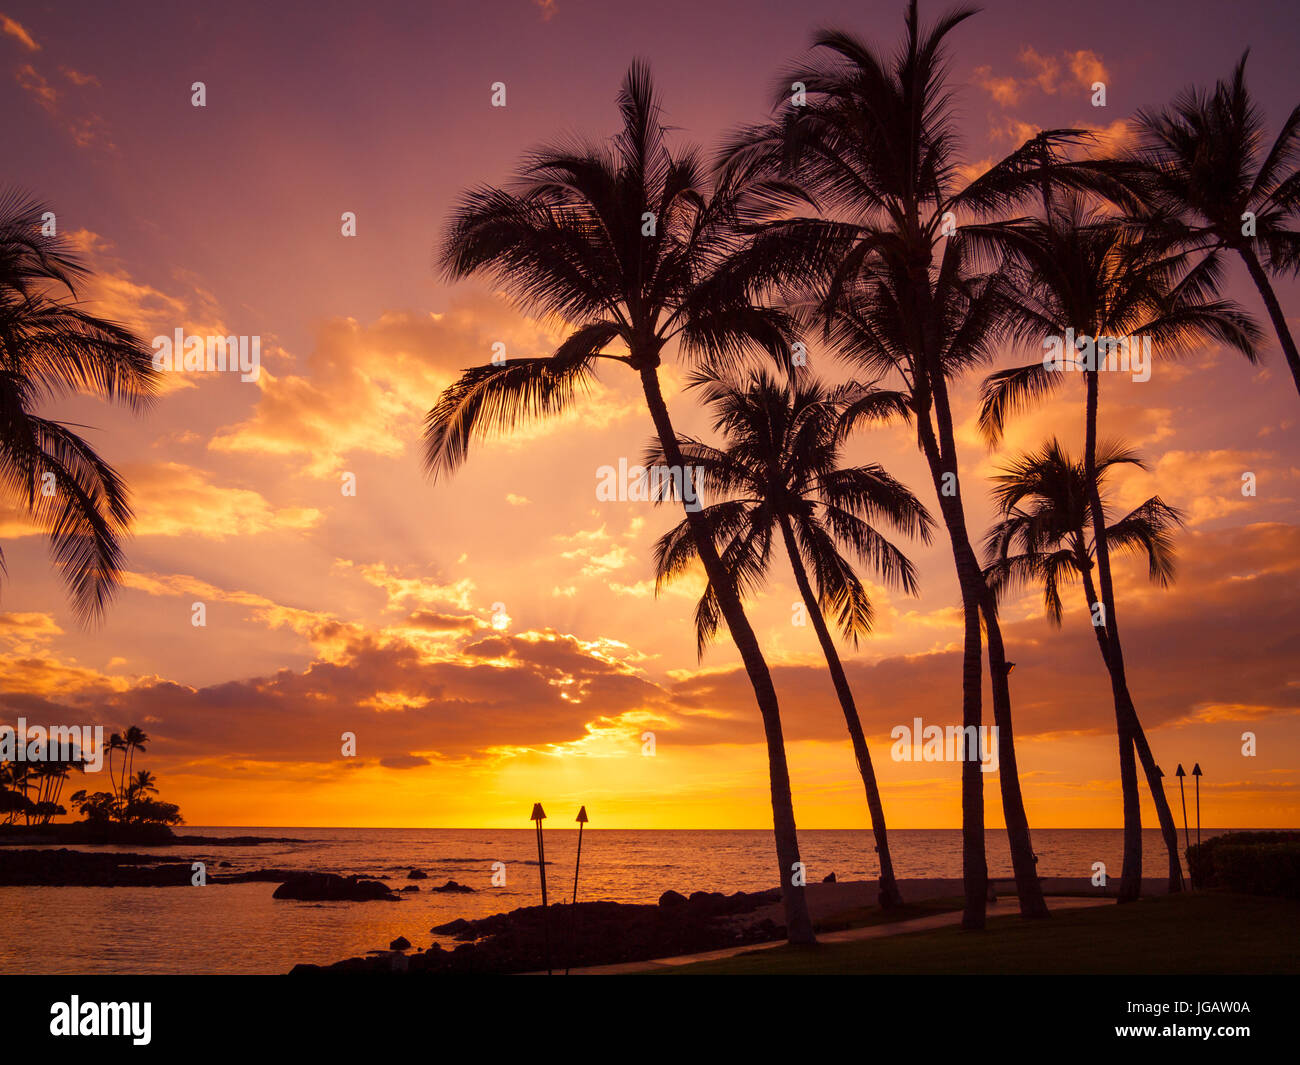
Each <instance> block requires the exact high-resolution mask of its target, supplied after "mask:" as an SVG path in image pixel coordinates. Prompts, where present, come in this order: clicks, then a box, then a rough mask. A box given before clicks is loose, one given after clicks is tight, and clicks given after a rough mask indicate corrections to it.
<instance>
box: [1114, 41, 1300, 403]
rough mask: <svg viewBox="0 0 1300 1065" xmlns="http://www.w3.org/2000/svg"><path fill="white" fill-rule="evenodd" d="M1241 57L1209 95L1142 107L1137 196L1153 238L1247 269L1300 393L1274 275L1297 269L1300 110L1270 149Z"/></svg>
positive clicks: (1299, 369) (1298, 355)
mask: <svg viewBox="0 0 1300 1065" xmlns="http://www.w3.org/2000/svg"><path fill="white" fill-rule="evenodd" d="M1249 54H1250V53H1249V51H1247V52H1246V53H1243V55H1242V57H1241V59H1240V60H1239V61H1238V63H1237V66H1236V68H1235V69H1234V70H1233V73H1232V77H1231V78H1230V79H1229V80H1227V81H1219V82H1217V83H1216V84H1215V87H1214V91H1213V92H1212V93H1210V92H1205V91H1203V90H1201V89H1198V88H1189V89H1186V90H1184V91H1183V92H1182V93H1180V94H1179V95H1178V97H1177V98H1176V99H1175V100H1174V101H1173V103H1172V104H1171V105H1170V106H1169V107H1166V108H1164V109H1162V110H1157V111H1152V110H1145V111H1139V112H1138V114H1137V120H1136V122H1137V133H1138V145H1137V147H1136V148H1135V149H1134V150H1133V151H1132V152H1131V153H1129V154H1128V156H1127V158H1126V159H1125V160H1123V163H1124V164H1125V165H1128V164H1131V163H1134V162H1136V163H1137V176H1138V182H1137V190H1138V193H1139V195H1140V196H1141V198H1142V199H1143V200H1144V201H1145V204H1146V206H1147V207H1148V208H1149V212H1148V213H1146V214H1145V215H1144V216H1143V222H1144V224H1145V226H1146V227H1147V230H1148V235H1149V236H1150V237H1151V238H1153V239H1173V240H1176V241H1178V242H1179V243H1181V244H1182V245H1183V246H1184V247H1187V248H1192V249H1196V250H1197V251H1201V252H1204V253H1205V255H1206V257H1207V258H1208V259H1209V260H1210V261H1211V262H1215V263H1216V264H1217V261H1218V259H1219V258H1220V257H1221V256H1222V255H1223V254H1224V253H1225V252H1235V253H1236V254H1237V255H1238V256H1240V258H1241V260H1242V262H1244V263H1245V264H1246V269H1247V270H1248V271H1249V273H1250V278H1251V280H1252V281H1253V282H1254V283H1255V287H1256V288H1257V289H1258V290H1259V294H1260V296H1261V298H1262V299H1263V300H1264V306H1265V307H1266V308H1267V309H1268V316H1269V319H1270V320H1271V321H1272V323H1273V328H1274V330H1276V332H1277V339H1278V342H1279V344H1281V346H1282V352H1283V354H1284V355H1285V357H1286V362H1287V366H1288V368H1289V369H1290V371H1291V376H1292V378H1293V379H1294V381H1295V386H1296V390H1297V391H1298V392H1300V351H1297V349H1296V342H1295V338H1294V337H1293V336H1292V335H1291V330H1290V328H1289V327H1288V326H1287V322H1286V315H1285V313H1284V312H1283V310H1282V305H1281V303H1279V302H1278V298H1277V294H1276V293H1275V292H1274V291H1273V285H1272V282H1271V281H1270V280H1269V275H1270V274H1281V275H1290V276H1295V275H1296V273H1297V272H1300V232H1298V231H1297V230H1296V228H1295V225H1296V220H1297V211H1300V170H1297V168H1296V163H1297V161H1298V160H1300V106H1297V107H1296V108H1294V109H1293V110H1292V111H1291V114H1290V115H1288V116H1287V119H1286V121H1285V122H1283V123H1282V128H1281V130H1280V131H1279V133H1278V135H1277V139H1276V140H1275V141H1274V142H1273V144H1272V146H1271V147H1269V148H1268V150H1267V151H1265V150H1264V146H1265V144H1266V140H1265V134H1264V116H1263V114H1262V112H1261V111H1260V109H1259V106H1258V105H1257V104H1256V103H1255V101H1254V99H1253V98H1252V97H1251V94H1250V91H1249V90H1248V89H1247V87H1246V57H1247V56H1248V55H1249Z"/></svg>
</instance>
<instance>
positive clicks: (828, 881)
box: [822, 873, 836, 884]
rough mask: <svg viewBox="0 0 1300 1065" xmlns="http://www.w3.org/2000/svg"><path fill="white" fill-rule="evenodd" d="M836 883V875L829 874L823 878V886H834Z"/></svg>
mask: <svg viewBox="0 0 1300 1065" xmlns="http://www.w3.org/2000/svg"><path fill="white" fill-rule="evenodd" d="M835 882H836V881H835V874H834V873H828V874H827V875H826V876H824V877H822V883H823V884H834V883H835Z"/></svg>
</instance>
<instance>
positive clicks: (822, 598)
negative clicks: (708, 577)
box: [647, 371, 933, 909]
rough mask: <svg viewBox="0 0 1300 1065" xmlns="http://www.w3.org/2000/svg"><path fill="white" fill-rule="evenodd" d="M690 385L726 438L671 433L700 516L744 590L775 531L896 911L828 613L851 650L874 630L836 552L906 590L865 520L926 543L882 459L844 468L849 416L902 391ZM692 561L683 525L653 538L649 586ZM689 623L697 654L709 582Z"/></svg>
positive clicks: (890, 404)
mask: <svg viewBox="0 0 1300 1065" xmlns="http://www.w3.org/2000/svg"><path fill="white" fill-rule="evenodd" d="M692 384H693V385H694V386H695V387H696V388H698V389H699V390H700V392H701V394H702V396H703V399H704V402H705V403H706V405H707V406H708V407H709V408H710V410H711V411H712V412H713V424H714V428H715V429H716V430H718V431H719V432H720V433H722V434H723V445H722V447H721V448H714V447H711V446H709V445H708V444H705V443H703V442H702V441H700V440H696V439H693V438H691V437H680V438H679V448H680V451H681V454H682V455H683V457H684V458H685V460H686V462H687V464H688V465H689V466H690V467H692V468H693V469H694V470H696V471H697V473H698V474H699V476H700V479H701V482H702V484H703V485H704V487H705V488H706V489H707V490H708V491H709V494H710V497H713V498H717V499H719V500H720V501H719V502H717V503H714V504H712V505H711V506H709V507H706V508H705V510H704V517H705V519H706V520H707V522H708V524H709V527H710V528H711V529H712V530H713V533H714V536H715V538H717V539H719V540H720V541H722V542H723V546H722V548H721V556H722V562H723V566H724V567H725V568H726V570H727V572H728V573H729V574H731V577H732V582H733V583H734V584H735V586H736V587H737V589H738V590H739V591H741V593H742V594H744V593H745V592H747V591H749V590H751V589H752V588H754V587H755V586H756V585H758V584H759V583H761V582H762V581H763V579H764V578H765V576H766V574H767V570H768V568H769V564H770V561H771V552H772V541H773V538H774V537H779V539H780V540H781V542H782V544H783V545H784V547H785V551H786V555H787V557H788V558H789V560H790V566H791V568H792V570H793V572H794V578H795V584H796V586H797V587H798V589H799V595H800V597H801V598H802V599H803V603H804V607H805V609H806V611H807V616H808V617H809V618H810V619H811V621H812V626H813V630H814V631H815V632H816V634H817V641H818V643H819V644H820V645H821V648H822V653H823V654H824V655H825V657H826V665H827V667H828V669H829V670H830V674H831V681H832V683H833V685H834V687H835V693H836V695H837V696H838V698H839V702H840V708H841V710H842V711H843V713H844V722H845V724H846V725H847V726H848V730H849V737H850V739H851V741H852V744H853V754H854V757H855V758H856V760H857V764H858V772H859V774H860V775H861V777H862V784H863V787H864V788H865V790H866V794H867V807H868V809H869V811H870V814H871V829H872V832H873V834H874V836H875V840H876V854H877V857H878V859H879V862H880V892H879V900H880V904H881V906H882V907H883V908H886V909H889V908H893V907H897V906H899V905H901V904H902V901H903V899H902V895H901V894H900V893H899V890H898V883H897V881H896V879H895V877H894V865H893V860H892V859H891V857H890V853H889V838H888V834H887V831H886V827H885V811H884V806H883V804H882V803H881V801H880V789H879V787H878V785H877V783H876V773H875V769H874V768H873V766H872V764H871V752H870V751H869V750H868V749H867V739H866V736H865V735H864V733H863V731H862V720H861V718H860V717H859V716H858V709H857V705H856V704H855V702H854V699H853V691H852V689H851V688H850V686H849V681H848V677H847V676H846V675H845V673H844V666H843V663H842V662H841V661H840V656H839V652H838V651H837V650H836V648H835V640H834V637H833V636H832V635H831V632H830V629H829V628H828V627H827V624H826V616H833V617H834V618H835V621H836V623H837V625H838V627H839V629H840V632H841V633H842V635H843V637H844V638H845V639H846V640H850V641H852V643H853V645H854V646H855V647H856V646H857V643H858V638H859V637H860V636H862V635H865V634H866V633H869V632H870V631H871V625H872V621H873V617H874V611H873V608H872V605H871V600H870V598H869V596H868V594H867V590H866V588H865V587H864V585H863V584H862V581H861V580H860V579H859V578H858V575H857V574H856V573H855V572H854V569H853V565H852V563H851V562H850V561H849V560H848V559H847V558H845V557H844V554H843V553H842V549H844V548H847V549H848V550H850V551H851V552H852V553H853V554H854V555H856V557H857V558H858V560H859V561H860V562H862V563H864V564H866V565H868V566H870V567H871V568H872V569H873V570H874V571H875V572H876V573H878V574H879V575H880V576H881V578H882V579H883V580H884V581H885V582H886V584H889V585H893V586H895V587H899V588H902V589H903V590H904V591H906V592H908V593H911V594H915V591H916V576H915V572H914V570H913V567H912V563H911V561H910V560H909V559H908V558H907V556H906V555H904V554H903V553H902V552H901V551H900V550H899V549H898V548H897V547H895V546H894V545H893V544H892V543H890V541H889V540H888V539H886V538H885V537H884V536H883V535H882V534H881V533H880V532H879V531H877V529H876V528H875V527H874V526H873V525H872V522H873V521H876V522H879V521H885V522H888V523H889V524H891V525H893V526H894V527H895V528H897V529H899V530H900V531H902V532H904V533H905V534H907V535H909V536H919V537H921V539H922V540H923V541H924V542H926V543H929V542H930V537H931V528H932V526H933V521H932V519H931V518H930V515H929V513H928V512H927V511H926V509H925V508H924V507H923V506H922V505H921V504H920V503H919V502H918V501H917V499H916V497H915V496H913V495H912V493H911V492H910V491H908V489H907V488H906V487H905V486H904V485H902V484H900V483H899V482H898V481H896V480H895V479H894V478H893V477H891V476H890V475H889V474H888V473H886V472H885V470H884V469H883V468H882V467H880V466H879V465H875V464H871V465H866V466H845V465H843V464H842V457H843V449H844V444H845V440H846V437H847V435H848V432H849V430H851V428H852V427H853V424H854V422H855V421H857V420H859V419H863V418H883V417H888V416H890V415H896V414H898V413H900V411H901V410H903V400H902V397H900V396H899V395H898V394H897V393H892V392H882V391H877V390H876V389H872V388H867V387H864V386H861V385H857V384H848V385H841V386H839V387H836V388H831V387H828V386H827V385H825V384H823V383H822V382H820V381H818V380H816V379H815V378H812V377H810V376H807V375H805V374H803V373H800V374H799V379H798V380H797V381H796V382H795V383H793V384H789V385H783V384H780V383H778V382H777V381H776V380H774V379H773V378H772V377H770V376H769V375H768V374H767V373H765V372H762V371H754V372H753V373H751V374H750V375H749V377H748V379H747V380H745V381H743V382H734V381H728V380H725V379H722V378H719V377H717V376H715V375H712V374H698V375H696V376H695V378H694V379H693V381H692ZM664 460H665V456H664V455H663V452H662V449H659V448H654V449H652V451H651V452H650V453H649V455H648V456H647V465H648V466H650V467H651V468H653V467H655V466H662V465H663V463H664ZM697 558H698V554H697V552H696V548H695V537H694V534H693V531H692V529H691V526H690V524H689V523H688V522H685V521H683V522H681V523H680V524H679V525H678V526H677V527H676V528H674V529H673V530H672V531H670V532H669V533H667V534H666V535H665V536H664V537H662V538H661V539H660V541H659V543H658V544H657V545H656V548H655V578H656V591H658V590H659V589H660V588H662V587H663V585H664V584H665V583H666V582H668V581H670V580H672V579H673V578H674V577H676V576H678V575H680V574H681V573H682V572H683V571H685V570H686V569H687V568H688V567H689V566H692V565H693V564H694V562H695V560H696V559H697ZM810 571H811V574H812V577H811V579H809V572H810ZM814 584H815V585H816V590H815V591H814V588H813V586H814ZM695 618H696V631H697V636H698V646H699V650H700V654H701V655H703V652H704V648H705V646H706V645H707V644H708V643H709V642H710V641H712V640H713V639H714V638H715V636H716V635H717V632H718V627H719V625H720V623H721V620H722V619H721V614H720V612H719V608H718V597H717V594H716V592H715V591H714V588H713V585H712V584H709V585H708V587H707V588H706V590H705V593H704V596H703V598H702V599H701V600H700V603H699V606H698V608H697V609H696V612H695Z"/></svg>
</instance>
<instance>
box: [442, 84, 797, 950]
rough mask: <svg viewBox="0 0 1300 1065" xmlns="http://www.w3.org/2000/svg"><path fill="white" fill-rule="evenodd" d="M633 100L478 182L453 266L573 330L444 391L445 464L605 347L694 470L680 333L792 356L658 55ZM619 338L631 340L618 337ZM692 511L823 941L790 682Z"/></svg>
mask: <svg viewBox="0 0 1300 1065" xmlns="http://www.w3.org/2000/svg"><path fill="white" fill-rule="evenodd" d="M619 108H620V110H621V112H622V116H623V129H622V130H621V131H620V132H619V133H618V134H616V135H615V136H614V137H613V138H612V139H611V141H610V142H609V144H608V145H604V146H602V145H588V144H581V143H574V144H568V145H561V146H557V147H547V148H542V149H539V150H537V151H535V152H533V153H532V154H531V155H529V156H528V157H527V160H526V162H525V163H524V165H523V167H522V169H521V171H520V173H519V175H518V180H517V184H516V187H515V188H513V189H501V188H493V187H481V188H477V189H474V190H472V191H470V192H469V193H467V194H466V195H465V197H464V199H463V200H462V202H461V203H460V205H459V207H458V208H457V211H456V214H455V218H454V220H453V222H452V225H451V231H450V233H449V234H448V235H447V237H446V240H445V242H444V245H443V249H442V254H441V262H442V265H443V268H444V269H445V271H446V273H447V274H448V276H449V277H451V278H456V279H459V278H465V277H469V276H471V275H478V274H481V275H485V276H487V277H490V278H492V279H494V280H495V281H496V282H497V283H499V284H500V285H501V287H502V288H503V289H505V290H506V291H507V292H508V293H509V294H511V295H512V296H513V297H514V299H515V301H516V302H517V304H518V305H519V306H520V307H521V308H523V309H525V310H527V311H541V312H544V313H545V314H547V315H550V316H551V317H552V318H554V319H557V320H559V321H562V322H563V323H564V324H565V326H566V328H567V329H570V332H569V335H568V337H567V339H565V340H564V341H563V343H561V344H560V346H559V347H558V348H557V349H556V351H555V352H554V354H552V355H550V356H549V357H545V358H518V359H510V360H508V361H506V362H503V363H501V364H500V365H485V366H479V367H475V368H473V369H469V370H466V371H464V373H463V374H462V376H461V377H460V379H459V380H458V381H457V382H455V383H454V384H452V385H451V386H450V387H449V388H447V389H446V390H445V391H444V392H443V394H442V395H441V396H440V397H439V399H438V401H437V404H436V405H435V406H434V408H433V409H432V410H431V411H430V413H429V416H428V421H427V424H426V430H425V445H426V452H425V457H426V462H427V468H428V470H429V472H430V474H431V475H433V476H435V477H436V476H437V475H438V474H440V473H442V472H446V471H450V470H453V469H455V468H456V467H457V466H459V465H460V464H461V463H462V462H463V461H464V460H465V458H466V454H467V451H468V448H469V444H470V441H471V439H472V438H474V437H475V436H483V435H490V434H492V433H493V432H509V431H510V430H511V429H513V428H514V427H515V425H516V424H518V423H519V422H520V421H523V420H526V419H529V418H534V417H541V416H546V415H553V414H557V413H559V412H561V411H563V410H565V409H566V408H569V407H571V406H572V405H573V404H574V403H575V401H576V400H577V398H578V397H579V395H580V394H581V393H583V392H584V391H585V390H586V389H587V388H588V386H589V385H590V384H591V382H592V380H593V379H594V377H595V375H596V369H597V364H598V362H600V361H602V360H603V361H605V362H608V363H613V364H621V365H623V366H626V367H628V368H630V369H631V370H633V371H634V372H635V373H636V374H637V376H638V379H639V381H640V384H641V387H642V391H643V393H644V396H645V401H646V405H647V407H648V409H649V412H650V416H651V419H652V420H653V422H654V426H655V430H656V432H657V434H658V437H659V440H660V442H661V445H662V447H663V450H664V454H665V455H666V456H667V457H668V458H669V460H670V463H671V465H672V466H673V467H675V468H676V469H678V470H679V471H680V470H681V467H682V463H683V460H682V456H681V454H680V453H679V451H678V447H677V436H676V433H675V432H674V431H673V426H672V421H671V419H670V418H669V414H668V408H667V406H666V405H665V403H664V398H663V393H662V391H661V389H660V383H659V373H658V368H659V365H660V361H661V358H662V356H663V353H664V350H665V348H666V347H668V345H669V344H670V342H672V341H676V344H677V347H678V349H679V350H680V351H681V353H682V354H684V355H686V356H687V357H689V358H695V359H702V360H704V361H707V362H709V363H718V364H723V365H725V364H733V363H736V362H738V361H739V360H741V359H743V358H745V357H746V356H747V355H748V354H749V351H750V350H751V348H752V347H753V346H755V345H757V346H760V347H762V348H765V349H766V350H767V351H768V352H770V353H771V354H773V355H774V356H778V357H788V352H789V344H790V343H791V340H792V337H793V333H792V329H791V323H790V322H789V320H788V319H787V318H786V316H785V315H783V314H780V313H778V312H775V311H771V310H767V309H764V308H761V307H758V306H756V305H755V304H754V301H753V299H752V298H751V297H752V293H751V291H749V290H748V289H747V288H746V287H745V285H743V284H741V283H738V281H737V279H736V276H735V275H734V273H733V271H732V270H731V269H730V268H729V262H728V260H729V256H730V254H731V253H732V252H733V251H734V250H735V247H736V245H737V244H738V243H739V239H740V238H739V236H738V226H739V225H740V224H741V223H742V222H743V221H744V220H745V219H746V218H747V216H748V215H747V212H748V210H749V207H748V205H747V202H746V200H745V198H744V197H743V196H742V195H740V194H738V192H737V190H735V189H734V188H729V187H726V186H720V187H715V188H714V189H713V190H712V192H710V190H709V189H708V188H707V183H706V181H705V168H704V166H703V164H702V162H701V160H700V157H699V154H698V153H697V152H696V151H694V150H687V151H684V152H680V153H674V152H672V151H670V150H669V148H668V146H667V144H666V143H665V131H664V128H663V126H662V124H661V120H660V109H659V104H658V102H657V100H656V98H655V95H654V91H653V87H652V83H651V78H650V73H649V70H648V68H647V67H646V66H645V65H644V64H642V63H640V62H637V63H634V64H633V65H632V68H631V70H630V71H629V72H628V74H627V77H626V78H625V79H624V82H623V86H622V90H621V92H620V94H619ZM616 344H617V345H621V347H622V348H623V349H625V350H626V354H620V353H615V352H610V351H607V350H606V349H607V348H609V347H611V346H612V345H616ZM687 517H688V520H689V521H690V522H691V523H692V528H693V529H694V535H695V537H696V545H697V549H698V551H699V554H700V558H701V560H702V562H703V565H704V569H705V572H706V573H707V574H708V576H709V579H710V581H712V582H713V584H714V586H715V588H716V589H717V592H718V602H719V609H720V611H721V612H722V615H723V617H724V618H725V619H726V622H727V626H728V628H729V629H730V631H731V635H732V639H733V640H734V641H735V643H736V646H737V648H738V649H739V651H740V654H741V658H742V659H743V661H744V665H745V670H746V672H747V673H748V675H749V679H750V683H751V684H752V685H753V688H754V692H755V697H756V700H757V702H758V707H759V711H760V714H761V716H762V719H763V727H764V732H765V734H766V739H767V752H768V768H769V774H770V780H771V795H772V812H773V821H774V830H775V836H776V848H777V856H778V864H779V866H780V875H781V886H782V895H783V898H784V901H785V911H786V913H785V916H786V929H787V934H788V936H789V938H790V940H791V941H792V942H797V943H808V942H813V941H814V935H813V928H812V921H811V919H810V917H809V915H808V908H807V901H806V899H805V896H804V888H803V880H802V877H799V876H798V875H797V871H796V867H797V868H799V869H801V868H802V864H801V863H800V861H799V845H798V837H797V834H796V830H795V821H794V809H793V804H792V801H791V796H790V778H789V770H788V767H787V763H786V755H785V745H784V739H783V736H782V731H781V718H780V708H779V705H778V702H777V697H776V690H775V688H774V687H773V686H772V679H771V675H770V673H769V671H768V667H767V663H766V662H765V660H764V658H763V655H762V652H761V650H760V649H759V645H758V640H757V638H756V637H755V635H754V631H753V629H752V627H751V626H750V624H749V621H748V619H747V618H746V616H745V612H744V609H743V607H742V606H741V602H740V598H739V596H738V595H737V593H736V590H735V589H734V588H732V587H731V586H730V585H729V584H728V583H727V580H728V579H727V574H726V571H725V570H724V569H723V566H722V562H721V560H720V559H719V558H718V555H717V552H716V550H715V548H714V545H713V541H712V539H711V537H710V535H709V529H708V526H707V524H706V522H705V521H704V518H703V517H702V516H701V515H699V514H698V513H696V512H694V511H691V510H689V509H688V511H687ZM792 881H793V882H792Z"/></svg>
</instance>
